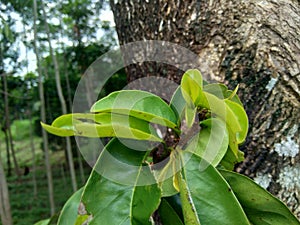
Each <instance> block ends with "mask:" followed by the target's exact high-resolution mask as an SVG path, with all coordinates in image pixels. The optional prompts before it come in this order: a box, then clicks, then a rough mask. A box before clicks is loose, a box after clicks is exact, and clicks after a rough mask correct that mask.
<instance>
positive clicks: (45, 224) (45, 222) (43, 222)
mask: <svg viewBox="0 0 300 225" xmlns="http://www.w3.org/2000/svg"><path fill="white" fill-rule="evenodd" d="M49 222H50V219H45V220H40V221H38V222H37V223H35V224H34V225H48V224H49Z"/></svg>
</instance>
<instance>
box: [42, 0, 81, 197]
mask: <svg viewBox="0 0 300 225" xmlns="http://www.w3.org/2000/svg"><path fill="white" fill-rule="evenodd" d="M42 10H43V16H44V18H45V20H44V23H45V29H46V34H47V41H48V44H49V50H50V55H51V58H52V61H53V64H54V70H55V81H56V90H57V93H58V97H59V100H60V104H61V108H62V113H63V114H67V105H66V101H65V97H64V95H63V92H62V87H61V81H60V71H59V65H58V62H57V58H56V56H55V54H54V52H53V48H52V44H51V38H50V29H49V25H48V22H47V14H46V11H45V6H44V4H43V2H42ZM66 148H67V156H68V162H69V169H70V174H71V180H72V187H73V191H74V192H75V191H76V190H77V182H76V174H75V169H74V161H73V154H72V148H71V139H70V137H66Z"/></svg>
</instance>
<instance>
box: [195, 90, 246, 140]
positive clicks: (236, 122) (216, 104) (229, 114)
mask: <svg viewBox="0 0 300 225" xmlns="http://www.w3.org/2000/svg"><path fill="white" fill-rule="evenodd" d="M203 93H204V95H203V96H205V97H204V98H202V99H201V101H200V102H199V105H198V106H199V107H203V108H206V109H209V110H210V111H211V113H212V114H215V115H217V116H218V117H220V118H221V119H222V120H224V121H225V122H226V124H227V125H228V129H230V130H231V131H232V133H233V134H236V136H237V137H236V138H237V143H238V144H239V143H242V142H243V141H244V139H245V137H246V134H247V132H248V117H247V114H246V112H245V110H244V109H243V107H241V106H240V105H239V104H237V103H235V102H232V101H230V100H228V99H225V100H223V99H219V98H218V97H216V96H215V95H212V94H210V93H207V92H203Z"/></svg>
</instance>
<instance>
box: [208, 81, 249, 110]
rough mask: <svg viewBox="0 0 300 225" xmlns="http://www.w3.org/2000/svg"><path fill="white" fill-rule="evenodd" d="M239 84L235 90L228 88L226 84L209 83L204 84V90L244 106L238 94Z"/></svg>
mask: <svg viewBox="0 0 300 225" xmlns="http://www.w3.org/2000/svg"><path fill="white" fill-rule="evenodd" d="M237 89H238V86H237V87H236V88H235V90H234V91H231V90H228V88H227V86H226V85H224V84H219V83H217V84H216V83H215V84H207V85H204V86H203V91H205V92H208V93H210V94H213V95H215V96H217V97H218V98H220V99H229V100H231V101H233V102H235V103H238V104H239V105H241V106H243V104H242V102H241V100H240V99H239V96H238V95H237V94H236V92H237Z"/></svg>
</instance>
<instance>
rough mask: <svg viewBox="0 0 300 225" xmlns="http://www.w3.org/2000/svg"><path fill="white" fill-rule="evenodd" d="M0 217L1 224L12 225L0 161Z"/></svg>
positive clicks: (4, 178) (7, 194) (5, 183)
mask: <svg viewBox="0 0 300 225" xmlns="http://www.w3.org/2000/svg"><path fill="white" fill-rule="evenodd" d="M0 202H1V204H0V217H1V222H2V224H5V225H12V224H13V222H12V217H11V210H10V202H9V193H8V188H7V182H6V177H5V173H4V169H3V166H2V162H1V160H0Z"/></svg>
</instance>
